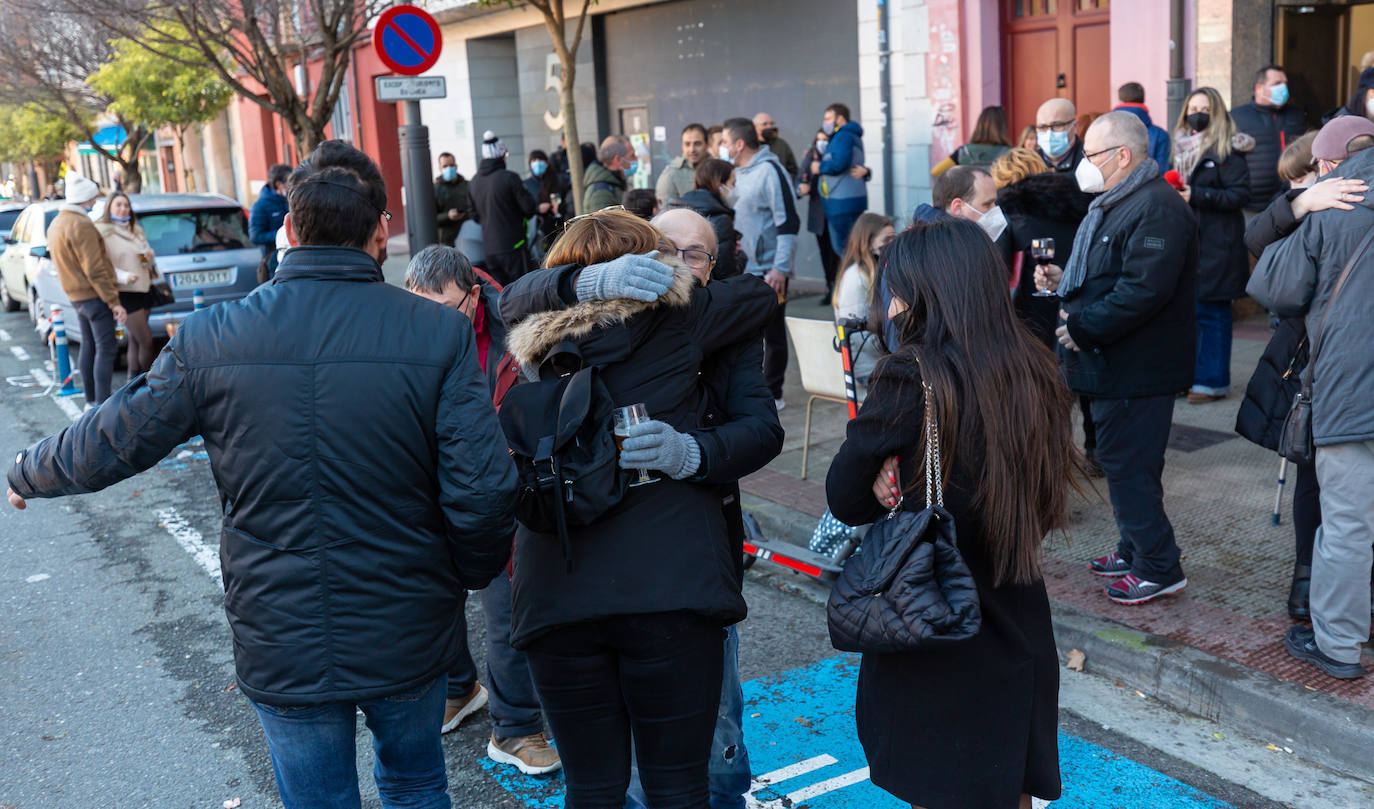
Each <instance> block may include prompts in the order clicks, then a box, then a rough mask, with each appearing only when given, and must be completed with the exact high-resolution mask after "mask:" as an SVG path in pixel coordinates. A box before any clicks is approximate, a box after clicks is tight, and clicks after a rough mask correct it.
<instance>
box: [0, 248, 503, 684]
mask: <svg viewBox="0 0 1374 809" xmlns="http://www.w3.org/2000/svg"><path fill="white" fill-rule="evenodd" d="M283 324H297V327H292V328H284V327H283ZM397 324H404V326H405V327H404V328H398V325H397ZM196 434H200V435H202V436H204V438H205V448H206V451H207V452H208V453H209V455H210V465H211V470H212V471H213V472H214V476H215V482H216V485H217V486H218V487H219V491H220V499H221V502H222V504H223V510H224V515H223V523H222V529H221V534H220V563H221V566H222V570H223V576H224V609H225V612H226V613H227V614H228V617H229V626H230V629H231V630H232V632H233V636H234V663H235V670H236V673H237V674H238V682H239V686H240V688H241V689H242V691H243V692H244V693H245V694H247V695H248V696H249V697H251V698H252V699H254V700H257V701H260V702H266V703H269V704H282V705H309V704H318V703H324V702H335V701H341V700H346V701H358V700H369V699H377V698H380V697H385V696H389V695H391V694H395V693H398V692H401V691H406V690H409V689H412V688H415V687H416V686H418V685H420V684H422V683H425V682H428V681H429V680H432V679H434V678H435V677H437V676H438V675H440V674H442V673H444V672H445V671H447V670H448V668H449V666H450V664H451V663H452V662H453V661H454V660H455V659H456V658H457V657H458V656H459V655H460V654H463V653H465V651H464V650H465V646H466V641H465V638H466V634H467V627H466V625H465V622H464V620H463V601H464V595H465V594H464V590H466V589H479V588H481V587H484V586H486V584H487V582H488V581H490V580H491V579H492V578H493V577H494V576H495V575H496V574H497V573H499V572H500V571H501V570H502V568H504V566H505V564H506V560H507V558H508V556H509V550H510V531H511V526H512V524H513V520H514V511H513V503H514V494H515V469H514V466H513V465H512V463H511V461H510V457H509V455H508V454H507V451H506V446H505V441H504V440H503V439H502V437H501V428H500V425H499V424H498V423H497V421H496V413H495V411H494V410H493V408H492V405H491V393H490V392H489V389H488V387H487V381H486V380H485V379H484V378H483V377H482V372H481V369H480V368H479V367H478V362H477V356H476V350H475V348H474V344H473V338H472V329H471V327H470V326H469V325H468V324H467V322H466V319H465V318H464V317H463V316H462V315H461V314H459V313H458V312H457V311H455V310H453V309H450V308H447V307H444V306H440V305H438V304H436V303H434V302H432V301H427V300H425V299H424V298H421V297H420V296H418V295H412V294H411V293H409V292H406V291H404V290H402V289H399V288H397V287H393V286H389V285H388V284H386V283H385V282H384V281H383V279H382V270H381V268H380V267H379V266H378V265H377V262H376V261H374V260H373V259H372V258H370V257H369V256H368V255H367V254H365V253H363V252H362V251H361V250H354V249H351V248H339V247H297V248H293V249H292V250H290V251H289V252H287V254H286V257H285V258H284V259H283V260H282V263H281V265H280V266H279V267H278V268H277V274H276V277H275V278H274V279H273V281H272V283H271V284H269V285H266V286H263V287H259V288H258V290H257V291H256V292H255V293H254V294H252V295H249V296H248V297H246V298H244V299H242V300H239V301H234V302H228V303H220V304H217V305H215V306H211V307H209V308H208V309H205V310H203V311H200V312H195V313H193V314H192V315H191V316H190V317H188V318H187V319H186V321H185V322H184V323H183V324H182V326H181V329H180V330H179V331H178V332H177V334H176V337H174V338H173V339H172V341H171V342H170V343H169V344H168V345H167V347H166V348H165V349H164V350H163V351H162V353H161V354H160V355H159V356H158V358H157V360H156V361H155V362H154V363H153V368H152V370H151V371H149V372H148V374H147V375H145V376H141V377H139V378H137V379H135V380H134V381H133V382H132V383H130V384H129V385H126V386H125V387H123V388H122V389H120V390H119V391H118V392H116V393H115V394H114V395H113V396H112V397H111V398H110V399H109V401H107V402H105V403H104V404H103V405H101V406H100V407H99V408H97V409H96V410H93V411H91V412H89V413H87V414H86V415H85V416H84V417H83V418H82V419H81V420H80V421H78V422H77V423H76V424H74V425H72V426H71V427H69V428H68V429H67V430H65V431H64V432H63V433H61V434H60V435H58V436H57V437H55V438H49V439H47V440H45V441H43V442H42V443H40V444H39V445H38V446H36V447H35V448H33V449H32V450H30V451H29V452H28V453H27V454H26V455H25V457H24V458H23V461H22V462H21V463H20V464H18V465H17V466H16V467H15V468H13V469H11V471H10V474H9V480H10V485H11V486H12V487H13V488H14V489H15V491H17V492H19V493H20V494H22V495H25V496H28V497H55V496H58V495H64V494H77V493H82V492H91V491H97V490H99V489H103V488H105V487H106V486H109V485H111V484H113V483H116V482H118V481H119V480H122V479H124V478H126V477H129V476H131V475H133V474H135V473H137V472H140V471H142V470H144V469H147V468H149V467H151V466H152V465H153V464H156V463H157V462H158V461H160V460H161V459H162V458H164V457H166V455H167V453H168V452H170V451H171V450H172V448H174V447H175V446H176V445H177V444H179V443H181V442H183V441H186V440H187V439H188V438H190V437H191V436H193V435H196Z"/></svg>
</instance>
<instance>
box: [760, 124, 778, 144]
mask: <svg viewBox="0 0 1374 809" xmlns="http://www.w3.org/2000/svg"><path fill="white" fill-rule="evenodd" d="M777 136H778V129H777V127H769V128H768V129H765V130H763V140H764V142H769V141H772V140H773V139H775V138H777Z"/></svg>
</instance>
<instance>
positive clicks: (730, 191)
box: [720, 185, 739, 208]
mask: <svg viewBox="0 0 1374 809" xmlns="http://www.w3.org/2000/svg"><path fill="white" fill-rule="evenodd" d="M720 198H721V199H723V200H725V204H726V205H727V206H729V207H731V208H733V207H735V203H737V202H739V194H738V193H737V192H736V191H735V187H734V186H732V185H722V186H721V187H720Z"/></svg>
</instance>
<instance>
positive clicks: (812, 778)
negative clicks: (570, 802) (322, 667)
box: [483, 655, 1232, 809]
mask: <svg viewBox="0 0 1374 809" xmlns="http://www.w3.org/2000/svg"><path fill="white" fill-rule="evenodd" d="M858 676H859V658H858V657H857V656H854V655H845V656H841V657H832V658H829V659H826V660H822V661H821V662H819V663H817V664H815V665H813V666H807V667H806V668H801V669H795V670H793V671H787V672H783V673H781V674H776V675H773V676H770V677H764V678H761V679H758V680H752V681H750V682H747V683H745V684H744V699H745V708H744V729H745V741H746V743H747V744H748V746H749V758H750V761H751V762H752V764H753V768H754V790H753V793H752V795H751V798H752V801H751V805H752V806H757V807H762V809H785V808H789V809H906V807H907V806H908V805H907V804H905V803H903V802H901V801H899V800H897V799H896V798H893V797H892V796H891V795H888V794H887V793H886V792H883V791H882V790H881V789H879V788H878V787H876V786H874V785H873V784H872V782H870V781H869V780H868V767H867V764H866V762H865V760H864V753H863V748H862V747H860V745H859V739H858V735H857V733H856V731H855V728H854V688H855V683H856V681H857V679H858ZM913 732H917V731H916V730H915V729H913ZM483 766H484V767H485V768H486V769H487V770H488V772H490V773H491V774H492V776H493V777H494V778H496V779H497V781H498V782H499V783H500V784H501V785H502V786H503V787H505V788H506V789H507V790H509V791H510V792H512V793H514V794H516V795H517V796H519V797H520V799H521V800H522V801H523V802H524V804H525V805H526V806H529V807H538V809H558V807H561V806H562V805H563V797H562V791H563V790H562V787H563V779H562V777H561V776H555V777H553V778H531V777H527V776H523V775H521V774H520V773H519V772H517V771H516V770H515V769H514V768H513V767H506V766H502V765H499V764H496V763H495V762H493V761H491V760H490V759H486V758H484V759H483ZM1059 766H1060V772H1061V775H1062V778H1063V781H1064V795H1063V797H1061V798H1060V799H1059V800H1057V801H1054V802H1053V803H1052V804H1050V806H1052V807H1053V809H1068V808H1070V807H1072V808H1073V809H1080V808H1081V809H1144V808H1145V807H1149V809H1232V807H1231V805H1230V804H1227V803H1223V802H1221V801H1218V800H1216V799H1214V798H1210V797H1208V796H1207V795H1204V794H1203V793H1201V792H1199V791H1197V790H1196V789H1194V788H1192V787H1190V786H1188V785H1187V784H1184V783H1182V782H1181V781H1178V780H1175V779H1173V778H1170V777H1169V776H1167V775H1164V774H1163V773H1159V772H1156V771H1155V770H1152V769H1150V768H1149V767H1145V766H1143V765H1141V764H1137V763H1136V762H1134V761H1131V760H1130V759H1127V758H1124V757H1122V756H1120V755H1117V754H1116V753H1113V752H1112V751H1110V750H1108V749H1106V748H1104V747H1101V746H1098V745H1096V744H1092V743H1090V742H1087V741H1084V740H1083V739H1080V738H1077V737H1075V736H1070V735H1069V734H1066V733H1063V732H1061V733H1060V734H1059Z"/></svg>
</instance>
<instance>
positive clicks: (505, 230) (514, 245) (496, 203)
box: [468, 129, 538, 286]
mask: <svg viewBox="0 0 1374 809" xmlns="http://www.w3.org/2000/svg"><path fill="white" fill-rule="evenodd" d="M468 198H469V199H471V200H472V209H473V218H474V219H476V220H477V221H478V222H479V223H481V225H482V252H484V253H485V254H486V258H485V260H484V262H483V263H484V264H485V265H486V266H484V267H483V269H485V270H486V271H487V273H489V274H490V275H491V277H493V278H495V279H496V280H497V282H499V283H500V284H501V285H503V286H504V285H506V284H509V283H510V282H511V281H514V280H515V279H517V278H519V277H520V276H522V275H524V274H525V272H526V271H527V270H529V268H530V251H529V245H528V244H527V243H526V233H527V231H526V221H527V220H528V219H529V217H531V216H534V212H535V210H536V208H537V207H538V205H537V203H536V202H535V200H534V197H533V196H531V195H530V192H529V191H527V190H525V184H524V183H523V182H521V181H520V177H519V175H517V174H516V173H515V172H513V171H510V170H508V169H507V168H506V144H504V143H502V142H501V139H500V138H498V137H496V133H495V132H492V131H491V130H490V129H488V130H487V131H486V132H484V133H483V134H482V162H481V164H480V165H479V166H478V167H477V176H476V177H473V178H472V180H471V181H470V182H469V183H468Z"/></svg>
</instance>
